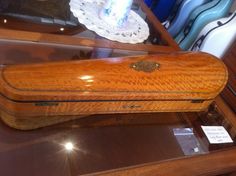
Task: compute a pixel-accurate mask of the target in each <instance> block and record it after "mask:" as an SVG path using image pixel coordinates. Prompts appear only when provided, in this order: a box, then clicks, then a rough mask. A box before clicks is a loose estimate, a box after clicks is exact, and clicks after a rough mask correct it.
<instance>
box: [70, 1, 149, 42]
mask: <svg viewBox="0 0 236 176" xmlns="http://www.w3.org/2000/svg"><path fill="white" fill-rule="evenodd" d="M104 3H105V0H70V10H71V12H72V13H73V15H74V16H75V17H77V18H78V20H79V22H80V23H82V24H84V25H85V26H86V27H87V28H88V29H89V30H92V31H94V32H96V33H97V34H98V35H100V36H102V37H105V38H107V39H110V40H114V41H118V42H122V43H132V44H135V43H140V42H143V41H144V40H146V39H147V38H148V36H149V28H148V25H147V23H146V22H145V21H144V20H143V19H142V18H141V17H140V16H139V15H138V14H136V13H135V12H134V11H132V10H131V11H130V14H129V17H128V21H127V22H126V24H125V26H124V27H122V28H118V27H114V26H111V25H109V24H107V23H105V22H104V21H103V20H102V19H101V18H100V17H99V15H98V14H99V12H100V10H101V9H102V7H103V5H104Z"/></svg>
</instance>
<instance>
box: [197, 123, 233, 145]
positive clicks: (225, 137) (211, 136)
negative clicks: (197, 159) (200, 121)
mask: <svg viewBox="0 0 236 176" xmlns="http://www.w3.org/2000/svg"><path fill="white" fill-rule="evenodd" d="M201 127H202V130H203V131H204V133H205V135H206V136H207V139H208V140H209V142H210V144H223V143H232V142H233V140H232V139H231V137H230V135H229V133H228V132H227V131H226V130H225V128H224V127H223V126H201Z"/></svg>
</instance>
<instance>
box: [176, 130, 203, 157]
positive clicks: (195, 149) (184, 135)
mask: <svg viewBox="0 0 236 176" xmlns="http://www.w3.org/2000/svg"><path fill="white" fill-rule="evenodd" d="M173 132H174V135H175V137H176V139H177V141H178V143H179V145H180V147H181V149H182V151H183V152H184V154H185V155H196V154H202V153H204V150H203V149H202V147H201V145H200V143H199V141H198V139H197V138H196V136H195V135H194V133H193V129H192V128H175V129H173Z"/></svg>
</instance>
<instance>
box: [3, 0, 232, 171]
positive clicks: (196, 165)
mask: <svg viewBox="0 0 236 176" xmlns="http://www.w3.org/2000/svg"><path fill="white" fill-rule="evenodd" d="M10 2H11V1H9V4H8V5H6V8H5V9H3V10H1V15H0V20H1V25H0V63H1V66H2V67H4V66H5V65H13V64H22V63H24V64H25V63H45V62H54V61H69V60H81V59H96V58H108V57H123V56H132V55H148V54H155V53H163V52H165V53H166V52H167V53H169V52H178V51H180V49H179V47H178V45H177V44H176V43H175V42H174V41H173V39H172V38H171V37H170V36H169V34H168V33H167V32H166V30H165V29H164V28H163V27H162V26H161V24H160V22H159V21H158V20H157V19H156V18H155V16H154V15H153V14H152V13H151V11H150V10H149V9H148V8H147V7H146V6H145V5H144V3H143V1H141V0H136V1H134V4H133V6H132V9H134V10H136V11H138V13H139V14H140V15H142V17H143V18H144V19H145V21H146V22H147V23H148V24H149V28H150V34H151V35H150V36H149V38H148V40H146V41H145V42H143V43H139V44H125V43H119V42H114V41H109V40H107V39H104V38H102V37H100V36H97V35H96V34H95V33H94V32H92V31H90V30H87V29H86V28H85V27H84V26H83V25H81V24H79V23H78V21H77V20H76V19H74V17H73V16H72V14H71V13H70V11H69V10H68V8H69V7H68V3H69V1H68V0H67V1H63V3H65V4H63V3H61V1H60V3H56V2H57V1H56V0H55V2H54V1H47V0H44V1H33V3H30V2H31V0H21V1H19V2H18V1H17V4H14V5H15V6H16V5H18V7H17V8H16V7H14V8H13V7H12V6H13V5H11V3H10ZM53 2H54V3H55V4H56V5H57V6H56V5H55V4H53ZM18 3H19V4H18ZM27 3H28V4H27ZM40 4H41V6H39V5H40ZM50 5H51V6H53V9H54V10H53V11H51V9H52V8H49V7H51V6H50ZM38 6H39V7H38ZM35 7H38V8H35ZM48 8H49V9H48ZM57 8H58V9H57ZM9 9H11V11H8V10H9ZM21 9H24V10H22V11H21ZM25 9H28V10H27V11H26V10H25ZM61 9H62V10H63V11H61ZM23 11H24V13H23V14H21V12H23ZM45 11H46V12H47V13H45ZM8 12H9V13H8ZM48 13H50V14H48ZM58 13H59V14H61V15H62V14H64V15H62V16H60V15H58ZM16 14H17V15H16ZM26 16H27V18H26ZM34 18H35V19H34ZM36 19H37V20H36ZM57 19H59V20H61V21H64V22H65V23H63V25H62V24H61V23H60V24H58V21H57ZM38 20H39V21H38ZM50 20H52V21H54V22H52V23H51V22H50V24H48V22H47V21H50ZM67 21H70V23H69V22H68V25H67ZM34 25H35V27H34ZM38 26H40V27H39V28H38ZM49 28H50V30H49ZM62 28H63V29H62ZM52 29H53V30H52ZM65 63H66V62H65ZM201 126H223V127H224V128H225V129H226V131H227V132H228V133H229V136H230V138H231V139H232V140H233V142H231V143H225V144H210V143H209V141H208V139H207V137H206V135H205V133H204V132H203V130H202V128H201ZM235 142H236V118H235V114H234V113H233V112H232V111H231V110H230V109H229V108H228V106H227V105H226V104H225V103H224V101H223V100H222V99H221V98H220V97H217V99H216V100H215V102H214V103H213V104H212V105H211V106H210V107H209V109H208V110H206V111H205V112H196V113H193V112H191V113H147V114H113V115H91V116H87V117H85V118H82V119H78V120H74V121H70V122H66V123H61V124H58V125H53V126H49V127H45V128H41V129H37V130H31V131H19V130H15V129H12V128H10V127H8V126H7V125H5V124H4V123H3V122H1V121H0V153H1V154H0V165H1V174H2V175H5V176H10V175H17V174H19V173H20V175H25V176H27V175H35V176H37V175H45V176H46V175H57V176H61V175H72V176H75V175H127V176H128V175H145V174H146V175H153V174H154V175H155V173H158V174H160V175H176V176H180V175H192V176H194V175H196V176H197V175H219V174H224V173H231V172H233V171H235V170H236V162H235V161H236V147H235V144H236V143H235ZM13 168H14V169H13Z"/></svg>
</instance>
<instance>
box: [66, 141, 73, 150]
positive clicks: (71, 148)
mask: <svg viewBox="0 0 236 176" xmlns="http://www.w3.org/2000/svg"><path fill="white" fill-rule="evenodd" d="M64 147H65V150H66V151H67V152H72V151H73V150H74V144H73V143H72V142H66V143H65V144H64Z"/></svg>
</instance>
